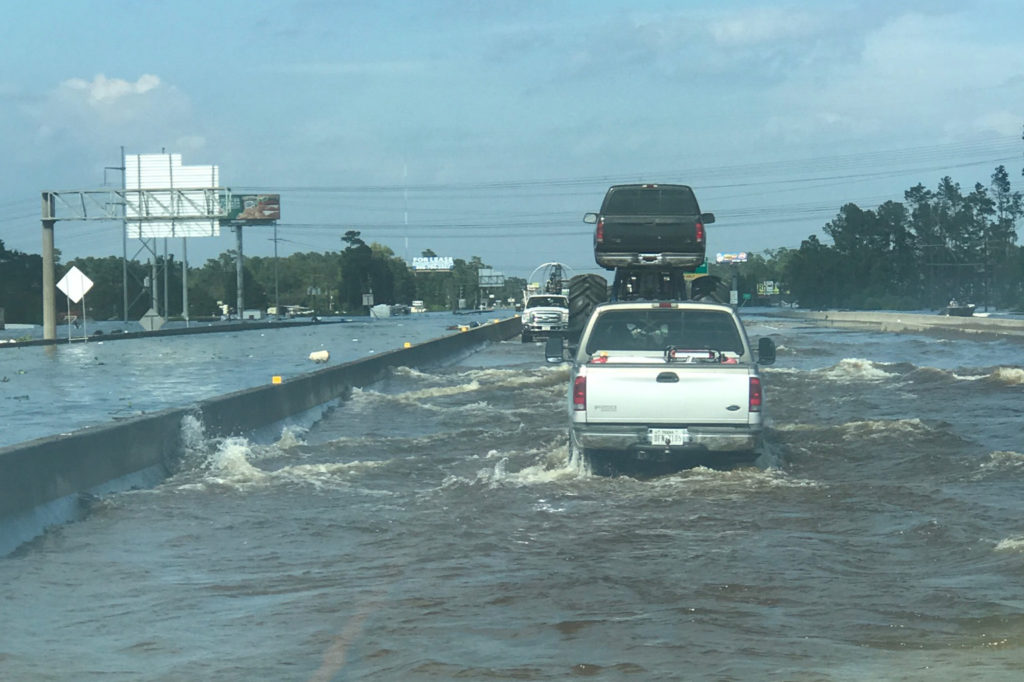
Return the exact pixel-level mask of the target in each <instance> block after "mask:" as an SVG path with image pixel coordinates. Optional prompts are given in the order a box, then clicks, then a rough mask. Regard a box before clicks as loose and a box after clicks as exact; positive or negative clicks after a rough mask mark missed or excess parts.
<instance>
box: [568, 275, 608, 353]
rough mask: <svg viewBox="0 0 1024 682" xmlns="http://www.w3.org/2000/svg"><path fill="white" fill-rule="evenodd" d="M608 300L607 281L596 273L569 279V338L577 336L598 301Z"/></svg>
mask: <svg viewBox="0 0 1024 682" xmlns="http://www.w3.org/2000/svg"><path fill="white" fill-rule="evenodd" d="M607 300H608V281H607V280H605V278H604V277H602V276H601V275H597V274H586V275H576V276H575V277H573V278H572V279H570V280H569V330H568V334H569V338H578V337H579V335H580V334H581V333H582V332H583V327H584V325H586V323H587V320H588V319H589V318H590V313H591V312H593V310H594V307H595V306H597V304H598V303H604V302H605V301H607Z"/></svg>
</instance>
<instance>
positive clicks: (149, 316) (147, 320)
mask: <svg viewBox="0 0 1024 682" xmlns="http://www.w3.org/2000/svg"><path fill="white" fill-rule="evenodd" d="M166 321H167V320H165V319H164V318H162V317H160V316H159V315H158V314H157V312H156V311H155V310H153V309H152V308H150V309H149V310H147V311H146V314H145V315H143V316H142V318H140V319H139V324H141V325H142V328H143V329H145V330H146V331H147V332H155V331H156V330H158V329H160V327H162V326H164V322H166Z"/></svg>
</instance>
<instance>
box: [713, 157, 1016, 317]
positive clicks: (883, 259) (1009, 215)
mask: <svg viewBox="0 0 1024 682" xmlns="http://www.w3.org/2000/svg"><path fill="white" fill-rule="evenodd" d="M1022 214H1024V202H1022V198H1021V193H1020V192H1019V191H1014V190H1013V189H1012V188H1011V186H1010V178H1009V175H1008V173H1007V171H1006V168H1005V167H1004V166H998V167H997V168H996V169H995V171H994V172H993V173H992V176H991V181H990V183H989V185H987V186H986V185H982V184H981V183H976V184H975V185H974V187H973V188H972V189H971V190H970V191H969V192H965V190H963V189H962V188H961V186H960V185H959V183H955V182H953V180H952V179H951V178H950V177H948V176H947V177H944V178H942V180H940V181H939V183H938V186H937V187H936V188H935V189H934V190H932V189H927V188H926V187H925V186H924V185H922V184H920V183H919V184H917V185H915V186H914V187H911V188H910V189H908V190H907V191H906V192H904V201H902V202H896V201H887V202H885V203H884V204H881V205H880V206H878V207H876V208H875V209H873V210H869V209H862V208H860V207H859V206H857V205H856V204H853V203H850V204H846V205H844V206H843V207H841V208H840V209H839V212H838V214H837V215H836V217H835V218H833V219H832V220H830V221H829V222H828V223H826V224H825V226H824V227H823V231H824V233H825V234H826V235H827V236H828V237H829V239H830V240H831V244H829V243H826V242H823V241H822V240H820V239H819V238H818V237H817V236H816V235H810V236H809V237H807V239H805V240H803V242H802V243H801V244H800V248H799V249H787V248H781V249H773V250H769V251H766V252H765V253H764V254H763V255H755V256H753V257H751V258H750V260H749V262H747V263H745V264H742V265H738V266H729V267H736V268H737V271H738V272H737V274H738V276H739V277H738V278H739V281H740V290H741V291H744V292H756V291H757V283H758V282H762V281H765V280H772V281H774V282H776V283H778V285H779V286H780V289H781V292H782V293H781V297H782V299H783V300H785V301H787V302H790V303H793V304H797V305H800V306H801V307H805V308H819V309H820V308H848V309H864V310H879V309H889V310H916V309H922V308H924V309H935V308H943V307H945V306H946V305H947V303H948V302H949V301H950V300H951V299H957V300H959V301H961V302H970V303H974V304H977V305H979V306H980V305H983V304H984V305H992V306H995V307H998V308H1003V309H1012V310H1021V309H1024V248H1022V247H1020V246H1017V244H1016V241H1017V233H1016V229H1015V227H1016V223H1017V221H1018V220H1019V219H1020V218H1021V216H1022ZM711 272H712V274H716V275H718V276H719V277H721V278H723V279H725V280H726V281H728V280H729V279H730V278H731V276H732V273H731V272H729V271H728V270H727V268H726V267H723V266H719V267H717V268H715V267H713V268H712V271H711ZM755 298H756V296H755Z"/></svg>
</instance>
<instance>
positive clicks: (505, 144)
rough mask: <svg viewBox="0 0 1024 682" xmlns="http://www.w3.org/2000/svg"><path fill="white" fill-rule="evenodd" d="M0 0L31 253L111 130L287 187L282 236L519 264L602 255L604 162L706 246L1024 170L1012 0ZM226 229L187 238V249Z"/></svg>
mask: <svg viewBox="0 0 1024 682" xmlns="http://www.w3.org/2000/svg"><path fill="white" fill-rule="evenodd" d="M3 8H4V14H5V18H6V20H7V21H6V24H7V26H8V31H7V32H6V33H7V35H6V36H5V39H4V41H3V43H2V44H0V57H2V62H0V63H2V64H3V67H2V68H0V155H2V158H3V163H2V164H0V216H2V217H0V240H3V241H4V242H5V244H6V246H7V248H9V249H17V250H20V251H25V252H31V253H38V252H39V251H40V246H39V245H40V230H39V221H38V216H39V193H40V191H42V190H44V189H57V190H61V189H92V188H98V187H101V186H102V185H103V183H104V178H105V172H104V167H107V166H117V165H119V163H120V149H121V147H122V146H123V147H124V148H125V150H126V152H127V153H130V154H136V153H159V152H160V151H161V149H165V150H166V151H167V152H176V153H180V154H182V156H183V162H184V163H185V164H186V165H206V164H216V165H218V166H219V167H220V174H221V181H222V184H223V185H225V186H228V187H231V188H232V189H233V190H234V191H236V192H239V191H261V192H275V191H276V192H280V194H281V195H282V199H281V201H282V219H281V222H280V225H279V231H278V233H279V237H280V241H279V247H280V253H281V254H282V255H286V254H288V253H292V252H295V251H314V250H315V251H325V250H340V249H341V248H343V246H344V245H343V244H342V242H341V241H340V236H341V235H342V234H343V233H344V232H345V230H347V229H357V230H360V231H361V232H362V235H363V238H364V239H366V240H367V241H370V242H374V241H375V242H380V243H383V244H386V245H388V246H390V247H391V248H392V249H393V250H394V251H395V253H396V254H397V255H399V256H404V257H409V258H411V257H413V256H418V255H420V253H421V252H422V251H423V250H424V249H427V248H430V249H433V250H434V251H435V252H437V253H438V254H440V255H446V256H454V257H457V258H466V259H469V258H470V257H471V256H474V255H476V256H480V257H481V258H483V260H484V261H485V262H486V263H488V264H489V265H491V266H493V267H495V268H496V269H498V270H501V271H504V272H505V273H507V274H511V275H519V276H525V275H527V274H529V272H530V271H531V270H533V268H534V267H536V266H537V265H539V264H541V263H543V262H546V261H560V262H563V263H566V264H568V265H569V266H571V267H572V268H573V269H575V270H577V271H581V272H582V271H595V270H597V267H596V266H595V265H594V263H593V257H592V250H591V236H590V235H591V232H590V227H589V226H587V225H585V224H584V223H583V222H582V216H583V213H584V212H586V211H590V210H596V208H597V207H598V206H599V205H600V201H601V197H602V196H603V194H604V191H605V189H606V188H607V186H608V185H609V184H612V183H616V182H633V181H641V180H642V181H649V182H679V183H684V184H689V185H691V186H693V187H694V189H695V190H696V192H697V195H698V198H699V200H700V202H701V205H702V208H703V210H705V211H712V212H714V213H715V214H716V215H717V216H718V222H717V223H716V224H715V225H714V226H712V227H711V231H710V237H709V240H710V241H709V248H710V249H711V251H712V252H715V251H743V250H746V251H762V250H764V249H769V248H775V247H782V246H787V247H799V245H800V242H801V240H802V239H805V238H806V237H807V236H808V235H810V234H817V235H819V236H822V232H821V228H822V226H823V225H824V223H825V222H826V221H828V220H829V219H830V218H831V217H833V216H834V215H835V213H836V211H837V210H838V209H839V207H840V206H841V205H842V204H843V203H846V202H849V201H853V202H855V203H858V204H859V205H861V206H862V207H873V206H876V205H877V204H879V203H881V202H883V201H886V200H888V199H894V200H900V199H901V198H902V194H903V192H904V190H906V189H907V188H909V187H910V186H912V185H914V184H916V183H918V182H921V183H923V184H925V185H926V186H928V187H934V186H935V185H936V184H937V183H938V181H939V179H940V178H941V177H942V176H944V175H951V176H952V177H953V178H954V179H955V180H957V181H959V182H961V183H962V184H963V185H964V187H965V188H970V187H971V186H973V184H974V183H975V182H983V183H987V182H988V180H989V177H990V175H991V173H992V170H993V169H994V167H995V166H996V165H998V164H1000V163H1002V164H1005V165H1006V166H1007V167H1008V168H1009V169H1010V175H1011V178H1012V179H1013V181H1014V182H1015V185H1016V187H1017V188H1018V189H1019V188H1021V187H1022V186H1024V178H1021V175H1020V171H1021V167H1022V166H1024V154H1022V152H1024V142H1022V141H1021V139H1020V138H1021V130H1022V124H1024V30H1022V29H1024V3H1020V2H1019V1H1018V0H991V1H978V2H950V1H947V0H933V1H931V2H917V1H916V0H909V1H907V2H876V1H873V0H872V1H856V2H854V1H849V2H844V1H842V0H836V1H834V2H833V1H830V2H793V3H783V2H756V1H752V0H734V1H719V2H683V1H676V2H637V1H633V2H619V1H611V0H604V1H600V0H587V1H582V2H576V1H569V0H562V1H550V2H540V1H537V2H533V1H529V0H505V1H499V0H495V1H492V2H482V1H481V2H468V1H464V0H443V1H442V0H434V1H432V0H418V1H413V0H408V1H405V2H372V3H366V2H334V1H320V0H299V1H295V2H283V1H282V2H218V1H216V0H214V1H212V2H209V1H206V2H192V1H190V0H177V1H175V2H159V3H158V2H144V3H138V2H120V1H104V2H99V1H93V2H67V3H59V4H55V5H52V6H47V5H45V4H42V5H41V4H39V3H36V2H23V1H21V0H5V2H4V3H3ZM57 8H59V9H57ZM106 180H107V181H108V182H111V183H115V184H119V182H120V179H119V176H117V175H116V174H114V173H112V172H110V171H106ZM270 236H271V233H270V232H269V230H267V229H261V228H251V229H248V230H247V231H246V233H245V250H246V253H247V254H248V255H263V256H266V255H270V254H272V253H273V243H272V240H271V239H270ZM176 241H177V240H174V241H172V243H171V244H170V250H171V251H172V252H173V253H176V254H177V253H180V242H178V243H175V242H176ZM56 243H57V247H58V248H60V249H61V251H62V252H63V255H64V259H65V260H68V259H70V258H72V257H75V256H106V255H120V254H121V250H122V247H121V231H120V225H118V224H108V223H82V222H59V223H58V224H57V233H56ZM233 247H234V241H233V239H232V238H231V236H230V235H228V234H227V233H225V234H223V235H222V236H221V237H219V238H210V239H194V240H190V241H189V244H188V255H189V260H190V262H191V263H192V264H193V265H198V264H201V262H202V261H204V260H205V259H206V258H210V257H214V256H216V255H217V254H219V253H221V252H222V251H225V250H228V249H231V248H233ZM129 249H130V251H131V252H134V251H135V249H134V248H133V247H132V246H131V245H130V247H129Z"/></svg>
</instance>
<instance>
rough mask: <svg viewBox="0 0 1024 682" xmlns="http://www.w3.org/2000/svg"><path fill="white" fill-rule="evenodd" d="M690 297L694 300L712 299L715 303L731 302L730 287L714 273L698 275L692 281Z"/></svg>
mask: <svg viewBox="0 0 1024 682" xmlns="http://www.w3.org/2000/svg"><path fill="white" fill-rule="evenodd" d="M690 297H691V298H692V299H693V300H694V301H705V300H711V301H714V302H715V303H724V304H727V303H729V287H728V285H727V284H726V283H725V282H723V281H722V280H721V279H720V278H718V277H716V276H714V275H705V276H704V277H698V278H697V279H695V280H693V282H691V283H690Z"/></svg>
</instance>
